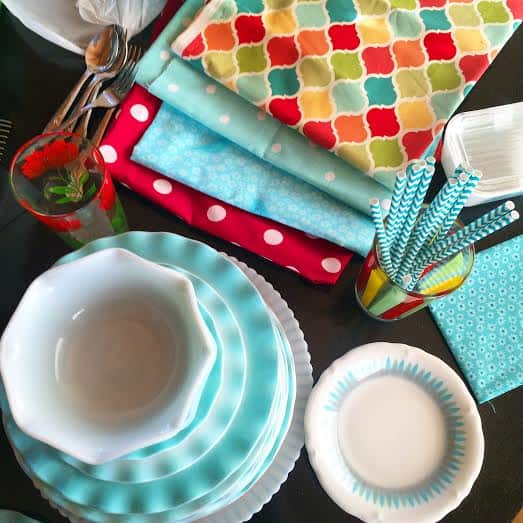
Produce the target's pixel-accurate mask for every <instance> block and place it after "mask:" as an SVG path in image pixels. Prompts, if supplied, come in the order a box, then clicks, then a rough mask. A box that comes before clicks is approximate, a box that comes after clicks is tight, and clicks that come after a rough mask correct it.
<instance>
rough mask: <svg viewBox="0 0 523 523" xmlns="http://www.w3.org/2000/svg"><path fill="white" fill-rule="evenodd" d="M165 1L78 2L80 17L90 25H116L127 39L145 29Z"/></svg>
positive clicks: (114, 0) (108, 0) (90, 0)
mask: <svg viewBox="0 0 523 523" xmlns="http://www.w3.org/2000/svg"><path fill="white" fill-rule="evenodd" d="M165 3H166V0H78V1H77V4H76V5H77V7H78V11H79V12H80V16H81V17H82V18H83V19H84V20H86V21H87V22H90V23H92V24H100V25H110V24H118V25H121V26H123V27H125V29H127V32H128V34H129V37H131V36H133V35H135V34H136V33H139V32H140V31H141V30H142V29H145V27H146V26H148V25H149V24H150V23H151V22H152V21H153V19H154V18H156V17H157V16H158V15H159V14H160V12H161V10H162V9H163V7H164V5H165Z"/></svg>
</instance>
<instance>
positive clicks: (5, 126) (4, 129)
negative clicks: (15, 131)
mask: <svg viewBox="0 0 523 523" xmlns="http://www.w3.org/2000/svg"><path fill="white" fill-rule="evenodd" d="M12 126H13V123H12V122H11V121H10V120H4V119H3V118H0V159H2V156H3V154H4V151H5V146H6V144H7V138H8V137H9V133H10V132H11V127H12Z"/></svg>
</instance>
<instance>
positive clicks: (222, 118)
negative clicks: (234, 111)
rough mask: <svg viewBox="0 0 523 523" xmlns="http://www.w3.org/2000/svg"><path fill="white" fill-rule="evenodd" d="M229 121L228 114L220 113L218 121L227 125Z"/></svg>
mask: <svg viewBox="0 0 523 523" xmlns="http://www.w3.org/2000/svg"><path fill="white" fill-rule="evenodd" d="M230 121H231V117H230V116H229V115H228V114H222V115H221V116H220V123H223V124H225V125H227V124H228V123H229V122H230Z"/></svg>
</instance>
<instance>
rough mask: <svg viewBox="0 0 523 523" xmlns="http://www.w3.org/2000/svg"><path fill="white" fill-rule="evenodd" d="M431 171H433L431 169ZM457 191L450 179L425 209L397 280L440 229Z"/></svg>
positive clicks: (406, 271)
mask: <svg viewBox="0 0 523 523" xmlns="http://www.w3.org/2000/svg"><path fill="white" fill-rule="evenodd" d="M432 170H434V168H433V167H432ZM429 183H430V179H429ZM420 185H421V183H420ZM459 189H461V187H460V185H459V182H458V181H456V179H454V178H452V179H450V180H449V181H448V182H447V183H446V184H445V185H444V186H443V188H442V189H441V190H440V191H439V193H438V194H437V195H436V198H434V201H433V202H432V203H431V204H430V206H429V207H428V208H427V210H426V211H425V213H424V214H423V216H422V218H421V220H420V221H419V223H418V225H417V226H416V229H415V231H414V232H413V238H414V239H413V241H412V243H411V245H409V246H408V249H407V252H406V253H405V256H404V259H403V260H402V261H401V262H400V267H399V268H398V271H397V275H398V278H401V277H402V276H404V275H405V274H407V273H408V272H410V269H411V267H412V265H413V264H414V260H415V259H416V256H417V255H418V253H419V252H420V250H421V248H422V247H423V245H424V244H425V241H426V240H427V238H432V236H433V235H434V234H435V233H436V231H437V230H438V229H439V228H440V225H441V222H442V221H443V220H444V219H445V215H446V213H448V211H449V209H450V207H451V206H452V205H453V204H454V202H455V200H456V195H457V191H458V190H459ZM425 191H426V189H425Z"/></svg>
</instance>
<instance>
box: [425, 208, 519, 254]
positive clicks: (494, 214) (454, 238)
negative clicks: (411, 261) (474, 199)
mask: <svg viewBox="0 0 523 523" xmlns="http://www.w3.org/2000/svg"><path fill="white" fill-rule="evenodd" d="M515 207H516V206H515V205H514V202H512V201H510V200H508V201H506V202H505V203H502V204H501V205H498V206H497V207H496V208H494V209H492V210H491V211H489V212H487V213H485V214H484V215H483V216H480V217H479V218H478V219H476V220H474V221H473V222H471V223H469V224H468V225H466V226H465V227H463V228H462V229H459V230H457V231H456V232H455V233H454V234H451V235H450V236H446V237H445V238H443V239H441V240H438V241H437V242H436V243H435V244H434V245H432V247H430V248H429V249H428V250H427V252H426V253H425V254H424V255H423V258H430V257H433V256H435V255H436V253H438V252H439V251H440V250H442V249H444V248H447V247H448V246H449V245H452V244H453V243H456V242H459V241H461V240H462V239H463V238H466V237H468V236H470V235H471V234H474V233H475V232H476V231H478V230H480V229H482V228H483V227H485V226H486V225H489V224H490V223H492V222H494V221H496V220H498V219H499V218H502V217H503V216H505V215H506V214H509V213H510V212H511V211H513V210H514V209H515Z"/></svg>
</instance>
